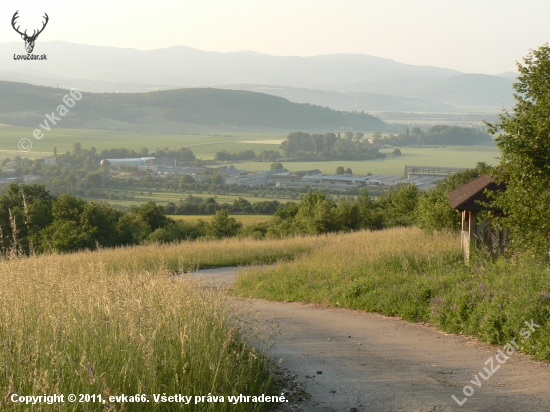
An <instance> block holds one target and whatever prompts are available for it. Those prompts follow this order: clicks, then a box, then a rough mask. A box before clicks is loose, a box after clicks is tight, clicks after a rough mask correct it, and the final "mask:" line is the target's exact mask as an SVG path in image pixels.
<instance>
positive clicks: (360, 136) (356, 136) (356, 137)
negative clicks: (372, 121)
mask: <svg viewBox="0 0 550 412" xmlns="http://www.w3.org/2000/svg"><path fill="white" fill-rule="evenodd" d="M363 137H365V135H364V134H363V133H361V132H357V133H355V134H354V135H353V141H354V142H356V143H359V142H360V141H362V140H363Z"/></svg>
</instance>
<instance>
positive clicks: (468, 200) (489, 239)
mask: <svg viewBox="0 0 550 412" xmlns="http://www.w3.org/2000/svg"><path fill="white" fill-rule="evenodd" d="M502 190H506V186H505V185H504V184H498V183H496V182H495V181H494V179H493V178H491V177H490V176H481V177H478V178H477V179H475V180H472V181H471V182H469V183H466V184H465V185H463V186H460V187H459V188H458V189H455V190H453V191H452V192H450V193H449V199H450V200H451V205H452V207H453V209H455V210H456V211H458V212H460V213H461V214H462V230H461V244H462V252H463V254H464V261H465V262H466V263H468V261H469V260H470V248H471V246H472V245H473V244H475V243H476V242H477V243H479V244H482V245H485V246H486V247H487V248H488V249H489V250H490V251H491V253H495V254H496V253H501V252H503V251H504V248H505V246H506V244H507V242H508V231H507V230H506V229H504V230H498V229H496V228H493V227H492V225H491V222H492V219H491V218H487V219H485V220H484V221H483V222H482V223H480V224H479V225H477V224H476V218H477V215H478V213H479V212H480V211H483V210H487V211H492V212H494V213H496V214H500V213H502V210H501V209H499V208H497V207H492V206H491V203H492V199H491V198H489V197H488V196H487V192H488V191H502Z"/></svg>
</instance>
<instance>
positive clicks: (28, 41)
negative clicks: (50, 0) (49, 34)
mask: <svg viewBox="0 0 550 412" xmlns="http://www.w3.org/2000/svg"><path fill="white" fill-rule="evenodd" d="M18 18H19V10H18V11H16V12H15V14H14V15H13V17H12V19H11V25H12V27H13V29H14V30H15V31H16V32H17V33H19V34H20V35H21V38H22V39H23V40H25V48H26V49H27V53H29V54H30V53H32V51H33V50H34V42H35V41H36V38H37V37H38V35H39V34H40V33H42V32H43V31H44V29H45V28H46V25H47V24H48V20H50V18H49V17H48V15H47V14H46V13H44V18H45V19H46V21H45V22H44V23H42V28H41V29H40V30H38V31H36V30H34V31H33V33H32V36H29V35H27V30H25V32H23V33H22V32H20V31H19V26H17V27H15V23H16V20H17V19H18Z"/></svg>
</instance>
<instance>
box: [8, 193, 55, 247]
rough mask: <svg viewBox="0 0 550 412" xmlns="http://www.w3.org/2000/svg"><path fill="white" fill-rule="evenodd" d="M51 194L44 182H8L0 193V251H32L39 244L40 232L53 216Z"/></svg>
mask: <svg viewBox="0 0 550 412" xmlns="http://www.w3.org/2000/svg"><path fill="white" fill-rule="evenodd" d="M53 200H54V199H53V197H52V196H51V195H50V194H49V192H48V191H47V190H46V188H45V187H44V186H39V185H35V184H32V185H16V184H10V185H9V186H8V190H7V193H6V194H5V195H3V196H0V245H1V247H2V252H4V253H5V252H7V251H9V250H12V249H13V248H15V249H16V251H18V252H22V253H33V252H34V251H35V250H37V249H39V248H40V232H41V231H42V230H43V229H44V228H45V227H47V226H48V225H49V224H50V223H51V222H52V221H53V219H54V217H53V215H52V202H53Z"/></svg>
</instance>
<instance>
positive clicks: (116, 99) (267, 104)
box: [0, 81, 387, 131]
mask: <svg viewBox="0 0 550 412" xmlns="http://www.w3.org/2000/svg"><path fill="white" fill-rule="evenodd" d="M67 93H69V91H68V90H64V89H57V88H52V87H44V86H35V85H30V84H26V83H15V82H4V81H0V96H2V99H0V123H4V124H10V125H15V126H30V127H38V126H39V124H44V119H45V114H51V113H53V115H57V117H59V118H61V116H60V115H59V114H58V113H59V112H60V109H59V108H58V107H59V105H61V104H63V103H64V102H63V97H64V96H65V95H66V94H67ZM52 117H53V116H52ZM113 122H116V124H117V128H121V129H132V128H135V127H140V126H143V127H145V128H149V130H151V127H152V126H157V128H156V129H157V130H158V128H159V127H160V128H161V130H168V129H169V130H171V131H182V130H186V125H189V124H191V125H206V126H217V127H220V128H237V127H238V128H269V129H285V130H317V131H320V130H322V131H325V130H340V129H347V128H352V129H354V130H362V131H375V130H380V131H383V130H386V128H387V125H386V124H385V123H384V122H383V121H382V120H380V119H378V118H377V117H374V116H371V115H368V114H366V113H351V112H342V111H336V110H332V109H330V108H324V107H320V106H314V105H310V104H298V103H292V102H290V101H288V100H287V99H284V98H282V97H277V96H271V95H268V94H263V93H256V92H250V91H242V90H222V89H214V88H188V89H178V90H164V91H156V92H149V93H102V94H99V93H84V94H83V97H82V99H81V100H80V101H78V103H77V104H75V105H74V107H73V108H70V109H69V113H68V114H67V115H66V116H64V117H63V118H62V119H61V120H59V125H58V127H72V128H81V127H112V124H113ZM106 125H108V126H106ZM153 129H155V127H153Z"/></svg>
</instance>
